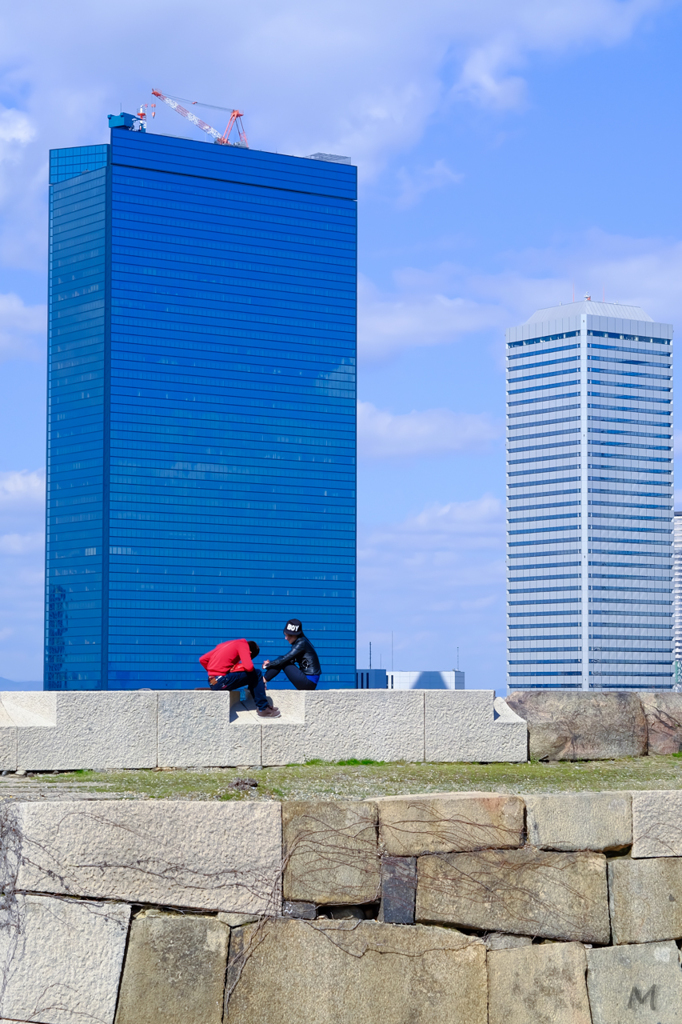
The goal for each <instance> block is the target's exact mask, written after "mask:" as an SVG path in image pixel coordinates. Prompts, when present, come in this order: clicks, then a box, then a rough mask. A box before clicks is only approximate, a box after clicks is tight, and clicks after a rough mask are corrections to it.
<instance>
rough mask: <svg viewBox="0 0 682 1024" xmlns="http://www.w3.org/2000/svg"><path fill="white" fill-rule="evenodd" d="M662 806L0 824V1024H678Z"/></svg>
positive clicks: (164, 815) (444, 797)
mask: <svg viewBox="0 0 682 1024" xmlns="http://www.w3.org/2000/svg"><path fill="white" fill-rule="evenodd" d="M681 822H682V792H681V791H670V792H638V793H628V792H622V793H578V794H556V795H554V794H543V795H532V796H530V795H529V796H527V797H519V796H511V795H506V794H495V793H449V794H448V793H443V794H426V795H422V796H398V797H383V798H380V799H375V800H366V801H359V802H351V801H348V802H344V801H326V802H325V801H314V802H304V801H291V802H285V803H284V804H281V805H280V804H278V803H275V802H252V801H248V802H247V801H243V802H241V801H230V802H225V803H221V802H213V801H211V802H200V801H184V802H182V801H181V802H165V801H158V802H155V801H139V802H138V801H118V800H103V799H102V800H82V801H73V802H71V803H62V802H59V803H49V804H47V803H40V802H35V803H23V802H16V803H11V802H5V803H3V804H0V849H1V852H2V857H1V860H0V868H1V871H2V889H3V893H4V897H3V908H2V918H1V921H2V927H1V928H0V967H1V972H0V1021H10V1020H11V1021H35V1022H42V1024H83V1022H84V1021H97V1022H98V1024H281V1022H290V1024H441V1022H442V1024H629V1022H633V1024H641V1022H644V1024H646V1022H649V1024H680V1022H682V970H681V969H680V951H679V948H678V947H679V945H680V943H682V824H681Z"/></svg>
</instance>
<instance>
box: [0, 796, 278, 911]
mask: <svg viewBox="0 0 682 1024" xmlns="http://www.w3.org/2000/svg"><path fill="white" fill-rule="evenodd" d="M12 811H13V814H14V815H16V823H17V828H18V831H19V833H20V835H21V864H20V865H19V867H18V875H17V879H16V887H17V888H19V889H27V890H32V891H38V892H55V893H67V894H69V895H78V896H93V897H108V898H113V899H125V900H130V901H131V902H138V903H151V904H157V905H158V904H160V905H169V906H181V907H194V908H197V909H201V910H224V911H231V912H235V913H246V914H263V913H268V912H273V910H276V911H278V910H279V907H280V870H281V818H280V805H279V804H276V803H252V802H243V803H242V802H238V803H237V802H225V803H213V802H211V803H207V802H202V801H198V800H196V801H170V800H158V801H157V800H149V801H144V802H143V801H132V800H111V801H106V802H105V801H88V802H79V801H63V802H61V801H60V802H54V803H52V802H50V803H38V802H26V803H18V804H16V805H14V806H13V809H12Z"/></svg>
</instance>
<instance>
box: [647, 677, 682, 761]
mask: <svg viewBox="0 0 682 1024" xmlns="http://www.w3.org/2000/svg"><path fill="white" fill-rule="evenodd" d="M639 699H640V700H641V702H642V707H643V708H644V714H645V715H646V724H647V728H648V733H649V753H650V754H677V753H679V752H680V751H681V750H682V693H670V692H668V693H640V694H639Z"/></svg>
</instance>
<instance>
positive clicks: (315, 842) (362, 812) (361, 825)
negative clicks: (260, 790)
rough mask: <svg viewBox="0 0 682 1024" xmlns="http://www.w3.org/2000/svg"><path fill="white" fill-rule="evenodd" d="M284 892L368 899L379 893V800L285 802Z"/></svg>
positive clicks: (309, 898)
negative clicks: (375, 802) (377, 804)
mask: <svg viewBox="0 0 682 1024" xmlns="http://www.w3.org/2000/svg"><path fill="white" fill-rule="evenodd" d="M282 832H283V840H284V863H285V868H284V898H285V899H287V900H303V901H305V902H310V903H367V902H370V901H371V900H376V899H378V897H379V888H380V875H381V862H380V860H379V854H378V848H377V808H376V804H374V803H372V802H370V801H366V802H349V801H341V800H338V801H322V800H310V801H308V800H288V801H286V802H285V803H284V804H282Z"/></svg>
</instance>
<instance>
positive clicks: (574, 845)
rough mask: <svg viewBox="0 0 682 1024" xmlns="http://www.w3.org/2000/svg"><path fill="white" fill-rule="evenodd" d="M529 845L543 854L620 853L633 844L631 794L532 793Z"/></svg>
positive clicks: (528, 804)
mask: <svg viewBox="0 0 682 1024" xmlns="http://www.w3.org/2000/svg"><path fill="white" fill-rule="evenodd" d="M524 800H525V801H526V824H527V828H528V842H529V843H531V845H532V846H539V847H540V848H541V849H543V850H567V851H570V850H618V849H622V848H623V847H625V846H630V845H631V843H632V802H631V799H630V794H629V793H542V794H540V793H532V794H529V795H527V796H525V797H524Z"/></svg>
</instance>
